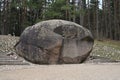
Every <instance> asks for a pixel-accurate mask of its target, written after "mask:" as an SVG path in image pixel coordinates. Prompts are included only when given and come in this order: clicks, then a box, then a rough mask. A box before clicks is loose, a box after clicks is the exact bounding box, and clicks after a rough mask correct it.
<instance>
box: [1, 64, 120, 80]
mask: <svg viewBox="0 0 120 80" xmlns="http://www.w3.org/2000/svg"><path fill="white" fill-rule="evenodd" d="M10 67H13V66H9V68H10ZM15 67H16V68H17V69H11V70H4V71H1V72H0V80H120V65H119V64H97V65H96V64H72V65H36V66H35V65H34V66H31V67H30V66H24V67H22V68H21V67H20V66H15Z"/></svg>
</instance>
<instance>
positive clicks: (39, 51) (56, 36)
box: [15, 20, 94, 64]
mask: <svg viewBox="0 0 120 80" xmlns="http://www.w3.org/2000/svg"><path fill="white" fill-rule="evenodd" d="M93 44H94V39H93V37H92V34H91V32H90V31H89V30H88V29H86V28H83V27H82V26H80V25H78V24H76V23H73V22H69V21H65V20H48V21H42V22H40V23H37V24H35V25H33V26H30V27H27V28H26V29H25V30H24V31H23V33H22V34H21V36H20V40H19V42H18V43H17V44H16V45H15V49H16V53H17V54H18V55H20V56H21V57H23V58H25V59H26V60H28V61H30V62H32V63H37V64H60V63H61V64H62V63H74V64H75V63H81V62H83V61H84V60H85V59H86V58H87V57H88V56H89V54H90V52H91V50H92V47H93Z"/></svg>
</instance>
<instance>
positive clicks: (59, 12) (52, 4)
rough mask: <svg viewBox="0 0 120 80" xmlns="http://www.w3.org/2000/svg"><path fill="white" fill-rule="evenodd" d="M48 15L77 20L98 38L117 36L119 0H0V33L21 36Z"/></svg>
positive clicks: (119, 15) (119, 38) (119, 27)
mask: <svg viewBox="0 0 120 80" xmlns="http://www.w3.org/2000/svg"><path fill="white" fill-rule="evenodd" d="M49 19H63V20H68V21H73V22H76V23H78V24H80V25H82V26H84V27H86V28H88V29H89V30H90V31H91V32H92V34H93V36H94V37H95V38H96V39H98V40H103V39H112V40H120V0H0V35H7V34H12V35H16V36H20V34H21V33H22V31H23V30H24V29H25V28H26V27H28V26H31V25H33V24H35V23H37V22H40V21H44V20H49Z"/></svg>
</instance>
